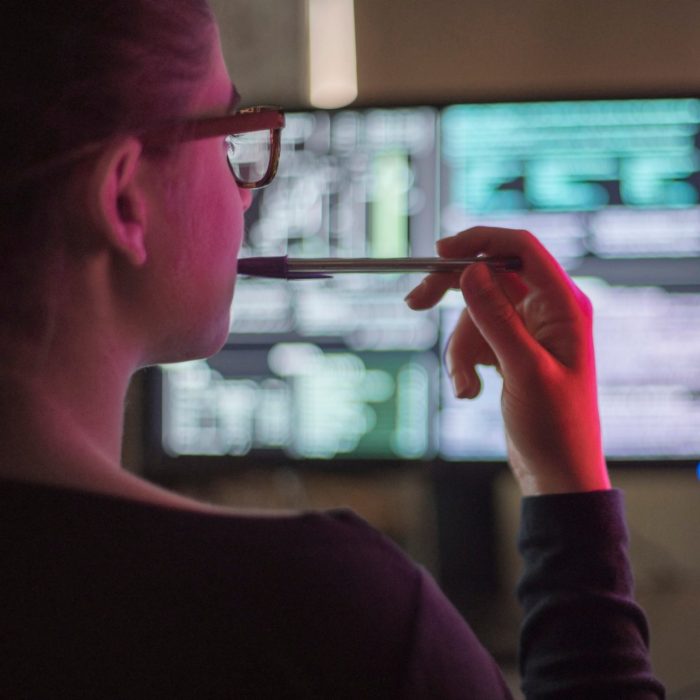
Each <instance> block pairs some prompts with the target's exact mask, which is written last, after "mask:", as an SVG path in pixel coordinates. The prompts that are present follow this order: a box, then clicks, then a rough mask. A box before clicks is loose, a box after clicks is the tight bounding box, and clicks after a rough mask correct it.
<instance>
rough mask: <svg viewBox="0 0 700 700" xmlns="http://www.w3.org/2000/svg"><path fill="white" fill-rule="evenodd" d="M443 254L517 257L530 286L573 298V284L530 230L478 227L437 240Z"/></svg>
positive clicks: (524, 277)
mask: <svg viewBox="0 0 700 700" xmlns="http://www.w3.org/2000/svg"><path fill="white" fill-rule="evenodd" d="M437 251H438V253H439V255H441V256H443V257H448V258H459V257H470V256H476V255H480V254H483V255H487V256H498V257H504V256H508V257H510V256H515V257H519V258H520V259H521V260H522V264H523V267H522V271H521V273H520V274H521V276H522V278H523V280H524V281H525V282H526V284H527V285H528V287H530V288H532V289H538V290H542V291H547V292H550V293H553V294H558V295H560V296H561V295H564V296H563V297H562V298H565V299H567V300H569V299H572V297H573V293H574V289H573V283H572V282H571V280H570V279H569V277H568V275H567V274H566V273H565V272H564V271H563V269H562V268H561V266H560V265H559V263H558V262H557V261H556V260H555V259H554V257H553V256H552V255H551V254H550V253H549V252H548V251H547V249H546V248H545V247H544V246H543V245H542V244H541V243H540V242H539V241H538V240H537V238H535V236H533V235H532V234H531V233H529V232H528V231H522V230H518V229H507V228H495V227H491V226H476V227H474V228H471V229H467V230H466V231H462V232H461V233H458V234H457V235H455V236H450V237H448V238H442V239H441V240H439V241H438V243H437Z"/></svg>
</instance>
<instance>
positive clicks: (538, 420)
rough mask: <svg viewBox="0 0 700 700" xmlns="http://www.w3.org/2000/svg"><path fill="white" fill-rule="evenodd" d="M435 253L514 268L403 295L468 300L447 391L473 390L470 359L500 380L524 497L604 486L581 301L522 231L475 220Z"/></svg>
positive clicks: (476, 272)
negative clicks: (452, 293)
mask: <svg viewBox="0 0 700 700" xmlns="http://www.w3.org/2000/svg"><path fill="white" fill-rule="evenodd" d="M438 254H439V255H441V256H444V257H448V258H449V257H455V258H457V257H468V256H474V255H479V254H484V255H488V256H518V257H520V259H521V260H522V262H523V269H522V271H521V272H518V273H493V272H491V270H490V269H489V267H488V266H487V265H485V264H476V265H472V266H470V267H467V268H465V270H464V271H463V272H462V273H461V275H460V274H457V273H455V274H446V273H433V274H431V275H428V276H427V277H426V278H425V280H424V281H423V282H422V283H421V284H420V285H419V286H418V287H416V288H415V289H414V290H413V291H412V292H411V293H410V294H409V295H408V297H407V298H406V302H407V303H408V305H409V306H410V307H411V308H412V309H417V310H418V309H427V308H430V307H432V306H434V305H435V304H436V303H437V302H438V301H439V300H440V299H441V298H442V296H443V295H444V294H445V292H446V291H447V290H448V289H450V288H453V289H461V291H462V294H463V296H464V299H465V301H466V303H467V307H466V308H465V309H464V311H463V312H462V314H461V316H460V319H459V321H458V323H457V326H456V327H455V329H454V332H453V334H452V336H451V338H450V341H449V344H448V347H447V352H446V355H445V357H446V362H447V367H448V372H449V374H450V376H451V378H452V382H453V385H454V388H455V393H456V395H457V396H458V397H460V398H469V399H470V398H474V397H476V396H477V395H478V393H479V391H480V388H481V382H480V379H479V375H478V373H477V370H476V367H477V365H493V366H495V367H496V368H497V370H498V371H499V372H500V374H501V375H502V377H503V393H502V399H501V408H502V412H503V418H504V423H505V429H506V442H507V445H508V457H509V462H510V465H511V468H512V470H513V473H514V474H515V476H516V478H517V480H518V482H519V484H520V487H521V490H522V491H523V493H524V494H525V495H537V494H545V493H568V492H576V491H592V490H598V489H607V488H610V482H609V479H608V475H607V469H606V465H605V460H604V457H603V451H602V445H601V435H600V420H599V415H598V401H597V389H596V376H595V359H594V352H593V338H592V317H593V314H592V307H591V304H590V302H589V300H588V298H587V297H586V296H585V295H584V294H583V292H581V290H580V289H579V288H578V287H577V286H576V285H575V284H574V282H573V281H572V280H571V279H570V278H569V277H568V275H567V274H566V273H565V272H564V271H563V270H562V268H561V267H560V265H559V264H558V263H557V262H556V260H555V259H554V258H553V257H552V256H551V255H550V254H549V253H548V252H547V250H545V248H544V247H543V246H542V245H541V244H540V243H539V241H538V240H537V239H536V238H535V237H534V236H533V235H532V234H530V233H528V232H527V231H518V230H514V229H502V228H491V227H476V228H472V229H469V230H467V231H463V232H462V233H459V234H457V235H456V236H452V237H449V238H444V239H442V240H440V241H439V242H438Z"/></svg>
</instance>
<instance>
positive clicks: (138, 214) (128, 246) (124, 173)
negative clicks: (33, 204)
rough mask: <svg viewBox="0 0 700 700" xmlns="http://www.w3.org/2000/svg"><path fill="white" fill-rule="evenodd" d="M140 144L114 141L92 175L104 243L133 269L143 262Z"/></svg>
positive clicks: (145, 201)
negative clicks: (133, 266)
mask: <svg viewBox="0 0 700 700" xmlns="http://www.w3.org/2000/svg"><path fill="white" fill-rule="evenodd" d="M142 165H143V159H142V145H141V142H140V141H139V140H138V139H136V138H133V137H125V138H122V139H120V140H119V141H115V142H114V143H113V144H112V145H110V146H109V147H108V148H107V149H105V151H104V152H103V153H102V155H101V157H100V159H99V161H98V162H97V164H96V168H95V170H94V171H93V173H92V183H93V186H94V187H95V190H94V192H93V194H94V196H93V197H92V202H93V205H94V206H95V207H96V208H97V211H96V212H95V214H96V219H97V221H98V222H99V224H100V229H101V231H102V233H103V235H104V236H105V237H106V240H105V241H104V242H105V243H107V245H109V246H111V247H112V249H113V250H114V251H115V252H117V253H118V254H120V255H122V256H123V257H124V258H125V259H126V260H127V261H128V262H130V263H131V264H132V265H135V266H141V265H143V264H144V263H145V262H146V257H147V255H146V242H145V239H146V224H147V220H148V197H147V192H146V190H145V188H144V187H143V184H142V182H141V180H140V178H139V174H140V171H142Z"/></svg>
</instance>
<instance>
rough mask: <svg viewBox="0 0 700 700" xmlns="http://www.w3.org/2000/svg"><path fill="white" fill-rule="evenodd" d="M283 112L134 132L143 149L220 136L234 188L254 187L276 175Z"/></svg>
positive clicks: (62, 158)
mask: <svg viewBox="0 0 700 700" xmlns="http://www.w3.org/2000/svg"><path fill="white" fill-rule="evenodd" d="M284 124H285V118H284V112H283V111H282V110H280V109H278V108H276V107H247V108H245V109H241V110H239V111H238V112H236V113H235V114H226V115H224V116H218V117H198V118H194V119H183V120H178V121H173V122H168V123H165V124H160V125H157V126H152V127H147V128H146V129H144V130H142V131H141V132H139V133H138V134H137V136H138V137H139V138H140V139H141V141H142V142H143V143H144V145H147V144H150V145H153V146H168V145H171V144H173V143H177V142H185V141H198V140H201V139H208V138H213V137H215V136H223V137H225V143H226V157H227V160H228V165H229V168H230V169H231V173H232V174H233V177H234V179H235V180H236V183H237V184H238V186H239V187H243V188H245V189H250V190H252V189H257V188H260V187H265V185H268V184H270V182H271V181H272V179H273V178H274V177H275V174H276V173H277V165H278V164H279V157H280V132H281V131H282V129H283V128H284ZM103 145H104V143H103V142H91V143H87V144H85V145H84V146H80V147H78V148H76V149H74V150H72V151H69V152H68V153H63V154H61V155H59V156H56V157H54V158H50V159H49V160H47V161H44V162H42V163H39V164H37V165H36V166H33V167H30V168H28V169H27V170H25V171H24V172H22V173H20V174H15V175H14V176H13V177H12V178H11V180H9V181H8V182H5V181H3V180H0V190H2V189H3V187H7V186H10V187H14V186H17V185H21V184H23V183H26V182H29V181H31V180H33V179H34V178H36V177H40V176H43V175H46V174H48V173H49V172H52V171H54V170H55V169H56V168H58V167H62V166H64V165H67V164H69V163H73V162H76V161H78V160H81V159H83V158H86V157H89V156H91V155H93V154H94V153H95V152H96V151H98V150H99V149H100V148H102V147H103Z"/></svg>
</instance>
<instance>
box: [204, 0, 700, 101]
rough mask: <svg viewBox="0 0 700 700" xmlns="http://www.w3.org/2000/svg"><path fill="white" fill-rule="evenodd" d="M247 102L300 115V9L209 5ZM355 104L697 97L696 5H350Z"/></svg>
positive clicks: (287, 4)
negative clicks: (667, 94)
mask: <svg viewBox="0 0 700 700" xmlns="http://www.w3.org/2000/svg"><path fill="white" fill-rule="evenodd" d="M214 7H215V10H216V11H217V13H218V14H219V16H220V18H221V22H222V26H223V32H222V34H223V41H224V46H225V52H226V55H227V59H228V61H229V66H230V68H231V70H232V73H233V76H234V79H235V80H236V81H237V82H238V83H240V86H241V90H242V91H243V92H244V94H245V95H246V97H247V101H248V102H262V103H270V102H271V103H273V104H281V105H282V106H286V107H294V106H303V105H304V103H305V97H304V95H305V85H306V70H305V67H306V52H305V30H304V22H305V19H304V2H303V0H255V2H253V1H252V0H237V1H234V0H214ZM355 15H356V32H357V53H358V82H359V98H358V104H370V103H390V102H403V103H411V102H413V103H416V102H418V103H419V102H428V103H433V102H434V103H441V102H445V101H448V100H461V99H470V98H471V99H474V98H481V99H485V98H489V97H499V98H502V97H527V96H532V95H541V96H546V95H583V94H595V95H597V94H601V93H605V94H620V93H623V94H628V93H632V94H635V93H659V92H667V91H669V90H670V91H673V92H698V91H700V2H698V1H697V0H588V1H587V2H578V1H576V0H488V2H486V1H484V0H431V1H430V2H426V1H425V0H422V1H420V2H419V1H418V0H355Z"/></svg>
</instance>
